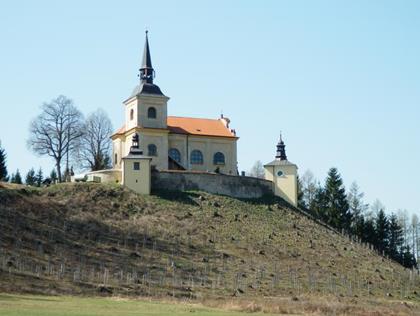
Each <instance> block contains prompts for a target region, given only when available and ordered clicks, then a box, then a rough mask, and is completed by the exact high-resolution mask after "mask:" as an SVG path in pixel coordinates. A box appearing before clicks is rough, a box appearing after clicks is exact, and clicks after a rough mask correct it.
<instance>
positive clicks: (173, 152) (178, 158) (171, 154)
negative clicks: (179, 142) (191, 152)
mask: <svg viewBox="0 0 420 316" xmlns="http://www.w3.org/2000/svg"><path fill="white" fill-rule="evenodd" d="M168 154H169V157H171V158H172V159H173V160H175V161H176V162H177V163H181V153H180V152H179V150H178V149H176V148H171V149H169V152H168Z"/></svg>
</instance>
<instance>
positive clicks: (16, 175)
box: [11, 169, 22, 184]
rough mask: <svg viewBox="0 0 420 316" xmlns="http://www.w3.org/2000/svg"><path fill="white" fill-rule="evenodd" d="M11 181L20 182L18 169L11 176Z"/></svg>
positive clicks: (20, 177)
mask: <svg viewBox="0 0 420 316" xmlns="http://www.w3.org/2000/svg"><path fill="white" fill-rule="evenodd" d="M11 182H12V183H16V184H22V176H21V175H20V172H19V169H17V170H16V173H15V174H14V175H13V176H12V180H11Z"/></svg>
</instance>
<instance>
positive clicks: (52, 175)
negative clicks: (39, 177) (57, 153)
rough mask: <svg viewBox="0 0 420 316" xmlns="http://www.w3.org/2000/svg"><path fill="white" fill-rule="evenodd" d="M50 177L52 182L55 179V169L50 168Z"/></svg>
mask: <svg viewBox="0 0 420 316" xmlns="http://www.w3.org/2000/svg"><path fill="white" fill-rule="evenodd" d="M50 178H51V182H52V183H54V182H55V181H56V180H57V171H55V169H53V170H51V173H50Z"/></svg>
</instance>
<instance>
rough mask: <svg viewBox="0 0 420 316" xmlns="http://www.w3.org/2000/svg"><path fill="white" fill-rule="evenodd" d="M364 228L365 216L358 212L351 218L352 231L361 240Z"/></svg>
mask: <svg viewBox="0 0 420 316" xmlns="http://www.w3.org/2000/svg"><path fill="white" fill-rule="evenodd" d="M365 229H366V227H365V217H364V216H363V214H360V215H359V216H356V217H355V218H354V219H353V224H352V233H353V234H354V235H356V236H357V237H359V238H360V239H362V240H363V237H364V234H365Z"/></svg>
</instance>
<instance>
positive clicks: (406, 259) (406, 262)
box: [399, 245, 417, 268]
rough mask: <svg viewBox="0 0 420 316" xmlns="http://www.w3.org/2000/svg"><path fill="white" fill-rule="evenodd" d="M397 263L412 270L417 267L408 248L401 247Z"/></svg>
mask: <svg viewBox="0 0 420 316" xmlns="http://www.w3.org/2000/svg"><path fill="white" fill-rule="evenodd" d="M399 262H400V263H401V264H402V265H403V266H404V267H406V268H413V267H415V266H416V265H417V262H416V258H415V257H414V254H413V253H412V252H411V249H410V246H408V245H406V246H402V247H401V252H400V260H399Z"/></svg>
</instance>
